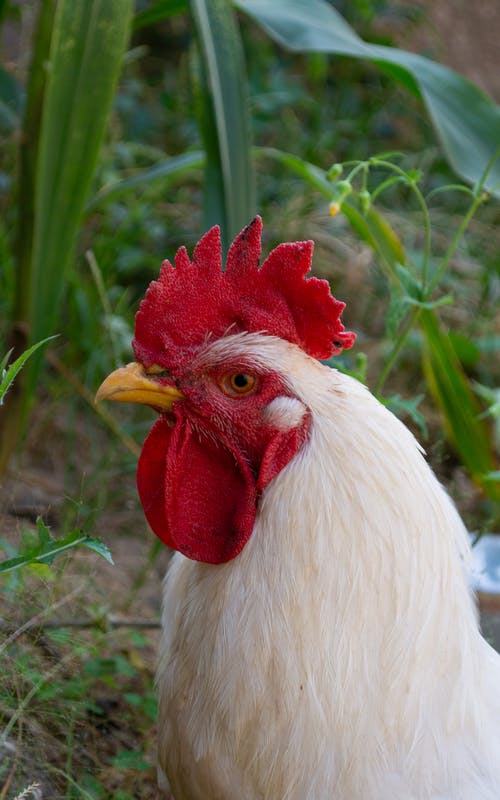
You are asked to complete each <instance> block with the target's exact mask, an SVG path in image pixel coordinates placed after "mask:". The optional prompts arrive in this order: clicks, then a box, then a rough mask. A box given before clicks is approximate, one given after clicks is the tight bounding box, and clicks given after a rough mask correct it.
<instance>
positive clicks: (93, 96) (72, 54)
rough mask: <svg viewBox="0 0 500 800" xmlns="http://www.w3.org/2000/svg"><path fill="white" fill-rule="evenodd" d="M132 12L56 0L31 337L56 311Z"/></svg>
mask: <svg viewBox="0 0 500 800" xmlns="http://www.w3.org/2000/svg"><path fill="white" fill-rule="evenodd" d="M131 15H132V0H59V2H58V5H57V9H56V15H55V19H54V27H53V31H52V42H51V51H50V62H49V65H48V72H47V76H48V77H47V86H46V90H45V98H44V106H43V117H42V126H41V137H40V145H39V149H38V161H37V173H36V191H35V230H34V242H33V258H32V276H31V288H32V292H31V304H30V318H31V319H30V322H31V337H32V340H36V339H40V338H42V337H44V336H45V335H46V334H47V333H51V332H52V330H53V326H54V323H55V320H56V318H57V314H58V312H59V301H60V298H61V296H62V291H63V288H64V282H65V276H66V274H67V271H68V268H69V266H70V263H71V258H72V255H73V251H74V246H75V242H76V237H77V233H78V226H79V223H80V220H81V217H82V213H83V210H84V207H85V202H86V199H87V195H88V192H89V189H90V185H91V182H92V178H93V174H94V170H95V166H96V162H97V156H98V152H99V147H100V144H101V141H102V138H103V135H104V131H105V128H106V123H107V119H108V115H109V111H110V108H111V102H112V98H113V93H114V89H115V86H116V81H117V78H118V75H119V71H120V67H121V63H122V58H123V54H124V51H125V47H126V44H127V41H128V35H129V27H130V20H131ZM26 288H28V287H26Z"/></svg>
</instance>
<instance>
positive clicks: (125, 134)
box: [0, 0, 500, 800]
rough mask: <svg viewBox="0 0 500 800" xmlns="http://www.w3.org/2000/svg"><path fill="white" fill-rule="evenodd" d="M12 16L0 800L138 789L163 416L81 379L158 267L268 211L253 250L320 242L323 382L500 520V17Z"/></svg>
mask: <svg viewBox="0 0 500 800" xmlns="http://www.w3.org/2000/svg"><path fill="white" fill-rule="evenodd" d="M0 25H1V28H0V56H1V61H0V143H1V148H0V343H1V346H0V365H1V368H0V378H1V380H2V383H1V385H0V464H1V473H0V490H1V495H0V558H2V559H3V561H2V563H1V564H0V614H1V617H0V634H1V635H0V659H1V660H2V670H1V674H0V719H1V723H0V800H4V798H16V797H21V796H22V797H35V798H42V797H43V798H65V799H66V800H76V799H77V798H95V799H96V800H101V798H103V799H104V798H106V800H108V799H109V798H112V800H129V798H136V797H140V798H142V799H143V800H147V798H153V797H155V796H156V788H155V785H156V776H155V768H154V740H155V729H154V724H155V715H156V706H155V696H154V689H153V673H154V658H155V650H156V642H157V638H158V619H159V601H160V592H161V579H162V576H163V574H164V570H165V566H166V564H167V562H168V553H167V551H166V549H165V548H163V547H162V546H160V545H159V544H157V543H156V541H153V535H152V534H151V532H150V531H149V529H148V527H147V525H146V523H145V521H144V518H143V515H142V511H141V509H140V506H139V503H138V498H137V493H136V489H135V467H136V462H137V456H138V453H139V452H140V447H141V444H142V441H143V440H144V438H145V436H146V434H147V431H148V430H149V428H150V426H151V424H152V421H153V414H152V412H148V410H145V409H142V408H134V407H130V408H129V407H127V408H125V409H120V408H112V409H110V410H108V409H106V408H97V407H96V406H95V405H94V403H93V397H94V394H95V391H96V389H97V387H98V386H99V384H100V382H101V381H102V379H103V378H104V376H105V375H107V374H108V373H109V372H110V371H111V370H112V369H113V368H114V367H115V366H117V365H119V364H121V363H126V362H127V361H130V360H132V351H131V347H130V341H131V338H132V335H133V325H134V315H135V312H136V310H137V307H138V303H139V301H140V299H141V297H142V296H143V294H144V292H145V289H146V287H147V285H148V284H149V282H150V281H151V280H153V279H154V278H155V277H156V276H157V274H158V270H159V267H160V264H161V262H162V260H163V259H165V258H169V259H172V258H173V256H174V255H175V252H176V250H177V248H178V247H179V246H181V245H186V246H187V248H188V250H189V251H190V252H191V251H192V248H193V247H194V245H195V244H196V242H197V241H198V239H199V238H200V236H201V234H202V233H203V232H204V231H205V230H206V229H207V228H208V227H210V226H211V225H212V224H216V223H218V224H220V225H221V226H222V231H223V237H224V241H225V244H226V247H227V245H228V244H229V242H230V241H231V239H232V238H233V236H234V235H235V234H236V233H237V232H238V231H239V230H240V229H241V228H242V227H243V226H244V225H245V224H246V223H247V222H249V221H250V219H251V218H252V217H253V215H254V214H255V213H260V214H261V216H262V217H263V220H264V240H263V248H264V253H267V252H268V251H269V250H270V249H271V248H272V247H273V246H275V245H276V244H278V243H279V242H282V241H294V240H299V239H314V240H315V242H316V247H315V255H314V272H315V274H317V275H319V276H321V277H324V278H327V279H328V280H329V281H330V283H331V286H332V291H333V292H334V294H335V296H336V297H337V298H339V299H342V300H344V301H345V302H346V303H347V307H346V310H345V312H344V315H343V319H344V322H345V325H346V327H347V328H348V329H350V330H355V331H356V332H357V334H358V339H357V343H356V346H355V348H353V350H352V351H349V353H348V354H347V353H346V354H345V356H344V355H343V356H342V357H341V358H336V359H333V361H332V366H334V367H337V368H339V369H342V370H345V371H348V372H350V373H351V374H354V375H355V376H356V377H358V378H359V379H360V380H362V381H363V382H365V383H367V385H368V386H369V387H370V388H371V389H372V391H374V392H375V393H376V394H377V396H378V397H379V398H380V399H381V401H382V402H384V403H385V404H387V405H388V406H389V407H390V408H391V409H392V410H393V411H394V413H396V414H397V415H398V416H401V418H402V419H403V420H404V421H405V423H406V424H407V425H408V426H409V427H410V428H411V429H412V430H413V431H414V432H415V434H416V435H417V437H418V438H419V440H420V441H421V442H422V444H423V446H424V447H425V449H426V451H427V454H428V458H429V460H430V462H431V463H432V466H433V468H434V469H435V470H436V472H437V474H438V476H439V477H440V479H441V480H442V481H443V482H444V484H445V485H446V487H447V489H448V491H449V492H450V493H451V495H452V496H453V498H454V500H455V501H456V502H457V504H458V507H459V509H460V512H461V513H462V515H463V517H464V520H465V522H466V524H467V525H468V527H469V529H470V530H471V532H472V533H473V535H474V537H475V538H478V537H481V536H482V535H483V534H485V533H498V531H499V530H500V527H499V514H500V511H499V498H500V472H499V465H498V451H499V439H500V434H499V419H500V388H499V387H500V358H499V353H500V314H499V304H500V227H499V224H498V223H499V221H500V205H499V203H498V196H499V195H500V166H499V162H498V155H499V150H498V148H499V146H500V108H499V106H498V103H499V102H500V69H499V65H500V45H499V36H498V32H499V31H500V7H499V6H498V2H497V0H478V1H477V2H476V3H475V4H474V5H473V7H472V5H471V4H469V3H466V2H464V1H463V0H434V2H431V0H425V2H424V0H420V1H419V2H416V1H415V2H402V1H400V2H396V1H394V2H392V1H391V0H353V2H342V0H336V1H335V2H331V3H330V2H328V0H274V2H273V3H272V4H271V3H266V2H265V0H241V1H240V0H238V2H234V3H231V2H229V1H228V0H204V1H203V2H202V0H192V1H191V2H188V1H187V0H136V2H135V3H133V2H132V0H100V1H99V0H72V1H71V2H70V0H40V2H30V1H29V0H26V2H22V1H21V0H18V1H17V2H16V0H0ZM365 43H366V44H365ZM449 68H451V70H452V71H450V69H449ZM471 82H472V83H471ZM53 336H55V337H57V338H54V339H51V340H50V341H46V340H47V339H48V337H53ZM34 347H35V348H36V349H35V350H33V351H32V350H31V348H34ZM13 365H16V367H15V369H13V368H12V366H13ZM9 367H10V369H9ZM110 554H111V555H110ZM56 555H57V556H58V557H57V558H56ZM111 558H112V559H113V561H114V566H113V565H112V564H111V563H109V561H110V559H111ZM496 602H497V601H496V600H495V597H494V596H488V597H486V596H485V597H484V598H483V606H484V608H485V609H486V608H489V609H490V610H492V611H493V612H495V609H496ZM22 791H25V792H26V794H21V793H22Z"/></svg>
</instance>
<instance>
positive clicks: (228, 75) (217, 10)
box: [191, 0, 255, 247]
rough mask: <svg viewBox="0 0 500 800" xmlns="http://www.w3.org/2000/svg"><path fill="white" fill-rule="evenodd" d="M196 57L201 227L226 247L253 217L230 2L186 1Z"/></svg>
mask: <svg viewBox="0 0 500 800" xmlns="http://www.w3.org/2000/svg"><path fill="white" fill-rule="evenodd" d="M191 11H192V14H193V18H194V22H195V25H196V30H197V34H198V41H199V47H200V57H201V65H200V69H201V80H200V91H201V93H202V95H203V97H202V104H201V115H199V118H200V123H201V130H202V136H203V139H204V145H205V152H206V159H207V160H206V168H205V169H206V173H205V192H206V199H205V216H206V220H205V221H206V224H207V225H209V224H212V223H214V222H219V223H221V227H222V233H223V240H224V242H225V245H226V247H227V245H228V243H229V241H230V240H231V239H232V238H233V237H234V236H235V235H236V234H237V233H238V232H239V231H240V230H241V228H243V227H244V226H245V225H247V224H248V222H249V221H250V219H251V218H252V217H253V216H254V214H255V199H254V193H255V192H254V175H253V167H252V161H251V135H250V124H249V118H248V96H247V81H246V75H245V69H244V59H243V50H242V46H241V41H240V37H239V31H238V28H237V25H236V21H235V19H234V13H233V10H232V7H231V3H230V1H229V0H191Z"/></svg>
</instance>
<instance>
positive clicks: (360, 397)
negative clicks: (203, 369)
mask: <svg viewBox="0 0 500 800" xmlns="http://www.w3.org/2000/svg"><path fill="white" fill-rule="evenodd" d="M228 357H230V358H231V359H232V361H233V362H234V361H235V359H237V358H239V357H241V358H242V360H243V361H244V363H245V364H248V363H254V364H255V365H256V368H262V369H272V370H275V371H278V372H279V373H280V374H281V376H282V377H283V379H284V381H285V382H286V384H287V386H289V387H290V388H291V390H292V391H293V394H294V398H295V399H294V398H278V399H276V400H274V401H273V402H272V403H270V405H269V407H268V408H267V410H266V413H267V414H269V415H272V417H273V419H274V420H275V421H276V420H279V424H280V425H281V426H283V427H285V428H286V426H287V425H288V426H290V427H293V426H295V425H296V424H297V422H298V421H300V418H301V415H302V414H303V413H305V412H306V410H307V409H308V410H309V411H310V412H311V420H312V425H311V433H310V438H309V441H308V442H307V443H306V444H305V446H304V447H303V448H302V449H301V450H300V452H299V453H298V454H297V455H296V456H295V458H294V459H293V460H292V461H291V462H290V463H289V464H288V465H287V466H286V467H285V468H284V469H283V470H282V471H281V472H280V473H279V474H278V476H277V477H276V478H275V479H274V480H272V481H271V483H270V484H269V485H268V486H267V487H266V488H265V489H264V491H263V494H262V497H261V499H260V504H259V509H258V512H257V517H256V521H255V526H254V530H253V533H252V535H251V537H250V539H249V541H248V542H247V544H246V545H245V547H244V549H243V550H242V552H241V553H240V555H239V556H237V557H236V558H234V559H233V560H231V561H229V562H228V563H226V564H220V565H210V564H203V563H199V562H195V561H191V560H189V559H187V558H185V557H184V556H182V555H180V554H179V553H177V554H175V556H174V557H173V559H172V562H171V565H170V567H169V570H168V573H167V576H166V579H165V586H164V610H163V623H164V633H163V638H162V643H161V654H160V663H159V668H158V688H159V696H160V710H159V761H160V764H161V767H162V769H163V771H164V772H165V773H166V774H167V775H168V776H169V780H170V784H171V790H172V792H173V794H174V797H175V800H499V798H500V656H499V655H498V654H497V653H496V652H495V651H494V650H493V649H492V648H491V647H490V646H489V645H488V644H487V643H486V642H485V641H484V639H483V638H482V637H481V635H480V632H479V629H478V621H477V612H476V608H475V602H474V598H473V596H472V594H471V592H470V590H469V588H468V585H467V571H468V568H469V544H468V538H467V533H466V531H465V529H464V526H463V524H462V522H461V520H460V517H459V515H458V513H457V511H456V509H455V507H454V506H453V504H452V502H451V500H450V499H449V497H448V495H447V494H446V492H445V491H444V489H443V488H442V487H441V485H440V484H439V482H438V481H437V479H436V477H435V476H434V474H433V473H432V471H431V470H430V468H429V466H428V465H427V464H426V462H425V460H424V457H423V455H422V451H421V449H420V447H419V445H418V444H417V442H416V441H415V439H414V437H413V436H412V434H411V433H410V432H409V431H408V430H407V429H406V428H405V426H404V425H403V424H402V423H401V422H400V421H399V420H398V419H396V418H395V417H394V416H393V415H392V414H391V413H390V412H389V411H388V410H387V409H386V408H384V407H383V406H382V405H381V404H380V403H379V402H378V401H377V400H375V398H374V397H373V396H372V395H371V394H370V392H369V391H368V390H367V389H366V388H365V387H363V386H362V385H361V384H360V383H358V382H357V381H355V380H353V379H352V378H350V377H348V376H346V375H343V374H341V373H339V372H337V371H335V370H331V369H329V368H328V367H325V366H322V365H321V364H320V363H319V362H317V361H315V360H314V359H312V358H310V357H309V356H308V355H306V354H305V353H304V351H303V350H301V349H300V348H299V347H297V346H296V345H293V344H290V343H288V342H286V341H284V340H281V339H279V338H277V337H274V336H264V335H260V334H253V333H249V334H238V335H234V336H226V337H224V338H222V339H220V340H218V341H216V342H215V343H212V344H210V345H207V346H206V347H205V349H204V351H203V353H201V354H198V359H197V360H198V363H199V364H201V363H202V362H203V363H205V364H219V363H222V362H223V361H224V359H226V358H228Z"/></svg>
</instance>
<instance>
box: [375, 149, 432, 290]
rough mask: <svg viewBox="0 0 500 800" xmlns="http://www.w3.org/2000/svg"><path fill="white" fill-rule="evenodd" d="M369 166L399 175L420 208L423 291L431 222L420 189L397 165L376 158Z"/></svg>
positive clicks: (429, 253) (429, 245)
mask: <svg viewBox="0 0 500 800" xmlns="http://www.w3.org/2000/svg"><path fill="white" fill-rule="evenodd" d="M370 164H373V165H374V166H377V167H385V169H389V170H392V172H395V173H396V175H399V176H400V177H401V178H402V179H403V180H404V181H405V182H406V183H407V184H408V186H409V187H410V188H411V189H412V190H413V192H414V194H415V197H416V198H417V201H418V204H419V206H420V209H421V211H422V215H423V218H424V234H425V241H424V261H423V264H422V286H423V287H424V289H425V284H426V283H427V273H428V270H429V258H430V255H431V220H430V216H429V210H428V208H427V205H426V202H425V198H424V196H423V194H422V192H421V191H420V189H419V188H418V186H417V184H416V182H415V181H414V180H411V178H409V177H408V174H407V173H406V172H405V171H404V170H403V169H401V167H398V166H397V164H392V163H391V162H390V161H385V160H384V159H380V158H376V157H375V158H371V159H370Z"/></svg>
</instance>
